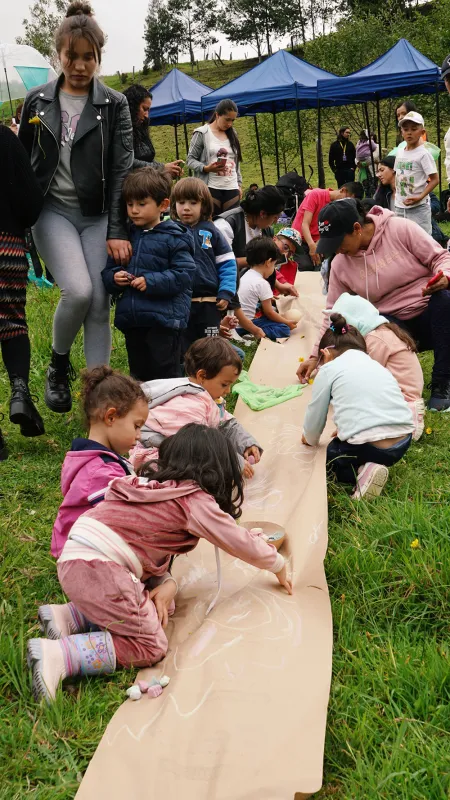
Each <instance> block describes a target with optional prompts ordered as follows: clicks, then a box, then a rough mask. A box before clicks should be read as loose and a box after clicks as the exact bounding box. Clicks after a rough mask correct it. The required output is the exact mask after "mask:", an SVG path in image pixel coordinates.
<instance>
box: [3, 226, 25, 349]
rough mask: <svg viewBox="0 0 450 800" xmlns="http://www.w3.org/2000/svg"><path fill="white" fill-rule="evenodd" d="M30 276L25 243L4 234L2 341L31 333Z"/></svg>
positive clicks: (18, 238)
mask: <svg viewBox="0 0 450 800" xmlns="http://www.w3.org/2000/svg"><path fill="white" fill-rule="evenodd" d="M27 275H28V261H27V257H26V253H25V243H24V240H23V239H22V238H21V237H20V236H13V235H12V234H10V233H2V232H1V231H0V342H1V341H5V340H6V339H12V338H13V337H14V336H23V335H24V334H27V333H28V328H27V322H26V318H25V303H26V300H27Z"/></svg>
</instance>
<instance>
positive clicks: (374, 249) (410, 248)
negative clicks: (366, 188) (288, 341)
mask: <svg viewBox="0 0 450 800" xmlns="http://www.w3.org/2000/svg"><path fill="white" fill-rule="evenodd" d="M368 216H369V219H370V221H371V222H373V223H374V224H375V233H374V236H373V238H372V241H371V243H370V245H369V247H368V249H367V250H360V251H359V253H357V254H356V255H355V256H347V255H337V256H335V258H334V259H333V263H332V265H331V273H330V284H329V288H328V297H327V308H328V309H331V308H332V307H333V305H334V303H335V302H336V300H337V299H338V297H340V296H341V294H342V293H343V292H349V293H350V294H358V295H359V296H360V297H365V298H366V299H367V300H370V302H371V303H373V305H374V306H376V307H377V309H378V311H379V313H380V314H390V315H391V316H394V317H397V318H398V319H412V318H413V317H417V316H418V315H419V314H421V313H422V312H423V311H425V309H426V307H427V305H428V301H429V297H423V296H422V289H423V288H424V287H425V285H426V284H427V282H428V281H429V280H430V278H431V277H432V275H436V274H437V273H438V272H439V271H440V270H441V271H442V272H443V273H444V275H446V276H447V277H448V278H449V279H450V254H449V253H448V252H447V250H444V249H443V248H442V247H441V246H440V245H439V244H437V242H435V241H434V239H432V238H431V236H428V234H427V233H425V232H424V231H423V230H422V229H421V228H419V226H418V225H416V224H415V223H414V222H411V221H410V220H408V219H404V218H403V217H396V216H395V215H394V214H393V213H392V211H388V210H387V209H385V208H380V207H379V206H374V207H373V208H372V209H371V211H370V214H369V215H368ZM327 322H328V317H326V319H325V321H324V323H323V325H322V328H321V331H320V335H319V337H318V340H317V342H316V345H315V347H314V349H313V353H312V355H313V356H314V357H315V358H316V357H317V352H318V344H319V341H320V339H321V337H322V335H323V334H324V332H325V330H326V328H327Z"/></svg>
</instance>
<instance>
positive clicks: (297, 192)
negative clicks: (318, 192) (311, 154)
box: [276, 169, 312, 217]
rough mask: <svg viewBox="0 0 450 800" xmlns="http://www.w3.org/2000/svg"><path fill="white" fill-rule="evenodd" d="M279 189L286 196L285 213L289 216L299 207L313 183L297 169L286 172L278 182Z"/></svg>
mask: <svg viewBox="0 0 450 800" xmlns="http://www.w3.org/2000/svg"><path fill="white" fill-rule="evenodd" d="M276 187H277V189H279V190H280V192H281V193H282V194H283V196H284V198H285V213H286V215H287V216H288V217H293V216H294V214H296V212H297V209H298V207H299V205H300V203H301V202H302V200H303V198H304V197H305V192H306V190H307V189H311V188H312V187H311V184H310V183H309V182H308V181H307V180H306V178H304V177H303V175H299V174H298V172H297V170H295V169H294V170H292V172H286V174H285V175H282V176H281V178H280V179H279V180H278V181H277V183H276Z"/></svg>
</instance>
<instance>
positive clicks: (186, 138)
mask: <svg viewBox="0 0 450 800" xmlns="http://www.w3.org/2000/svg"><path fill="white" fill-rule="evenodd" d="M183 129H184V144H185V146H186V155H187V154H188V153H189V140H188V129H187V125H186V120H185V119H183Z"/></svg>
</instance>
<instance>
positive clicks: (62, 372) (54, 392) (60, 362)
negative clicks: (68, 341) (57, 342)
mask: <svg viewBox="0 0 450 800" xmlns="http://www.w3.org/2000/svg"><path fill="white" fill-rule="evenodd" d="M69 356H70V353H64V355H60V354H59V353H55V351H54V350H52V360H51V362H50V366H49V368H48V370H47V380H46V381H45V402H46V404H47V406H48V407H49V409H50V410H51V411H55V412H56V413H57V414H65V413H66V411H70V409H71V408H72V396H71V394H70V386H71V383H72V381H73V380H75V371H74V369H73V367H72V365H71V363H70V358H69Z"/></svg>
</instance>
